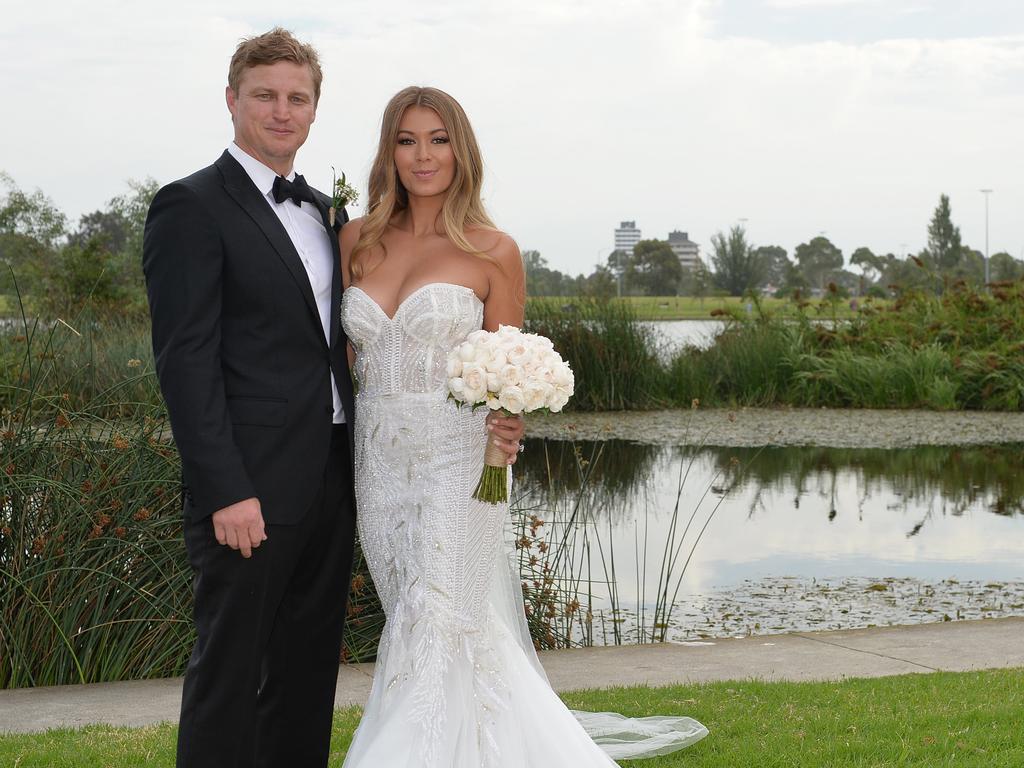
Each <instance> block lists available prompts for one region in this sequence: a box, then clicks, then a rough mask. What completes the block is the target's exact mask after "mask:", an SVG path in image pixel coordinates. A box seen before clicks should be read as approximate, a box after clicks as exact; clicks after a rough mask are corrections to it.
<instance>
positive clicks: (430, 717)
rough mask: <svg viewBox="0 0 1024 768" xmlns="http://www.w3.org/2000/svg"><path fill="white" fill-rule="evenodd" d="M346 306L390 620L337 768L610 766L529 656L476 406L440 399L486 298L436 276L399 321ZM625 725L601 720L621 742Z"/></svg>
mask: <svg viewBox="0 0 1024 768" xmlns="http://www.w3.org/2000/svg"><path fill="white" fill-rule="evenodd" d="M341 312H342V323H343V324H344V326H345V331H346V333H347V334H348V337H349V339H350V340H351V341H352V344H353V345H354V347H355V349H356V363H355V373H356V378H357V381H358V393H357V395H356V413H355V419H354V424H353V427H354V430H355V489H356V509H357V511H358V514H357V520H358V526H359V536H360V540H361V543H362V549H363V553H364V555H365V557H366V561H367V564H368V565H369V568H370V574H371V576H372V577H373V581H374V584H375V586H376V588H377V591H378V593H379V594H380V598H381V602H382V604H383V606H384V612H385V614H386V617H387V621H386V624H385V627H384V631H383V633H382V635H381V640H380V647H379V650H378V654H377V665H376V671H375V673H374V679H373V687H372V690H371V693H370V698H369V701H368V702H367V704H366V707H365V709H364V712H363V719H362V721H361V723H360V725H359V728H358V729H357V731H356V734H355V737H354V739H353V742H352V745H351V747H350V748H349V752H348V755H347V757H346V759H345V766H346V768H380V767H381V766H387V768H481V767H483V768H547V767H548V766H551V767H552V768H554V767H555V766H558V768H562V767H563V766H569V765H571V766H573V768H609V767H610V766H614V763H613V762H612V761H611V759H610V758H609V757H608V756H607V755H606V754H605V753H604V752H602V750H601V749H600V748H599V747H598V746H597V745H595V743H594V742H593V741H592V740H591V739H590V738H589V737H588V736H587V734H586V732H584V730H583V728H582V727H580V725H579V723H578V722H577V720H576V719H575V718H574V717H573V715H572V714H571V713H570V712H569V710H567V709H566V708H565V706H564V705H563V704H562V702H561V701H560V700H559V699H558V697H557V696H556V695H555V694H554V692H553V691H552V690H551V688H550V686H549V685H548V683H547V680H546V678H545V677H544V673H543V670H542V669H541V668H540V665H539V663H538V662H537V657H536V654H535V652H534V650H533V646H532V644H531V643H530V640H529V633H528V631H527V629H526V626H525V616H524V614H523V609H522V600H521V594H520V593H519V592H518V589H519V579H518V578H517V577H516V575H515V574H512V573H511V571H510V568H509V564H510V558H512V557H513V549H512V547H511V543H510V542H509V541H508V540H507V539H508V536H507V528H508V524H509V522H510V520H509V511H508V506H507V505H505V504H485V503H483V502H480V501H477V500H476V499H473V498H472V493H473V489H474V488H475V487H476V483H477V481H478V480H479V477H480V471H481V468H482V467H483V454H484V448H485V445H486V439H487V437H486V430H485V427H484V421H485V418H486V413H485V412H484V411H483V410H478V411H477V412H476V413H474V412H472V411H471V410H470V409H469V408H461V409H460V408H458V407H457V406H456V405H455V403H454V402H453V401H450V400H448V399H447V378H446V371H445V369H446V366H447V357H448V353H449V351H450V350H451V349H453V348H454V347H455V346H456V344H458V343H460V342H462V341H463V340H465V338H466V336H467V335H469V333H470V332H471V331H474V330H476V329H478V328H480V327H481V325H482V323H483V304H482V303H481V302H480V300H479V299H478V298H477V297H476V294H475V293H474V292H473V291H472V290H471V289H469V288H467V287H465V286H461V285H454V284H450V283H430V284H428V285H425V286H423V287H421V288H420V289H418V290H416V291H414V292H413V293H412V294H410V295H409V296H408V297H407V298H406V299H405V301H403V302H402V303H401V305H399V307H398V309H397V310H396V312H395V315H394V317H390V318H389V317H388V316H387V315H386V314H385V313H384V311H383V310H382V309H381V308H380V307H379V306H378V305H377V304H376V303H375V302H374V301H373V299H372V298H370V296H369V295H368V294H366V293H365V292H363V291H362V290H360V289H359V288H349V289H348V290H347V291H346V292H345V294H344V296H343V298H342V304H341ZM595 717H596V718H598V720H597V721H595V723H594V725H595V727H606V726H608V724H607V721H605V720H603V719H601V716H600V715H596V716H595ZM683 719H685V718H683ZM690 722H691V723H693V721H690ZM626 726H628V721H622V722H621V727H620V723H619V722H616V723H615V724H614V725H612V726H610V731H609V736H610V737H611V739H612V740H614V742H615V743H616V744H621V743H622V742H623V741H624V740H628V734H626V735H623V734H625V731H626V730H627V728H626ZM701 729H703V726H700V725H699V723H694V727H693V728H691V730H690V732H689V735H688V736H686V738H688V739H689V740H690V741H696V740H697V739H699V738H700V737H701V736H702V735H703V733H702V732H700V730H701ZM641 730H642V729H641ZM637 732H638V731H637ZM704 732H706V731H704ZM659 743H661V742H659ZM674 743H675V744H676V745H679V744H680V743H681V741H680V739H679V736H678V734H677V735H676V737H675V742H674ZM630 749H631V748H627V750H626V753H625V754H627V756H628V754H632V753H631V752H630V751H629V750H630Z"/></svg>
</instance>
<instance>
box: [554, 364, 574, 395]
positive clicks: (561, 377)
mask: <svg viewBox="0 0 1024 768" xmlns="http://www.w3.org/2000/svg"><path fill="white" fill-rule="evenodd" d="M554 374H555V378H554V381H553V382H552V383H553V384H554V385H555V386H556V387H568V389H569V391H570V392H571V391H572V390H573V387H574V386H575V385H576V377H575V376H573V373H572V368H570V367H569V366H568V365H567V364H566V363H562V364H561V365H559V366H557V367H556V368H555V370H554Z"/></svg>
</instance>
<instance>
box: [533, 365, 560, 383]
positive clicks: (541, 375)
mask: <svg viewBox="0 0 1024 768" xmlns="http://www.w3.org/2000/svg"><path fill="white" fill-rule="evenodd" d="M533 376H534V378H535V379H536V380H537V381H543V382H545V383H547V384H554V383H555V372H554V371H552V370H551V369H550V368H548V367H547V366H540V367H539V368H537V369H536V370H535V371H534V372H533Z"/></svg>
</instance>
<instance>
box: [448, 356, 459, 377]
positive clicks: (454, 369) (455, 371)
mask: <svg viewBox="0 0 1024 768" xmlns="http://www.w3.org/2000/svg"><path fill="white" fill-rule="evenodd" d="M446 373H447V376H448V378H449V379H454V378H455V377H456V376H461V375H462V360H461V359H459V356H458V355H448V368H447V371H446Z"/></svg>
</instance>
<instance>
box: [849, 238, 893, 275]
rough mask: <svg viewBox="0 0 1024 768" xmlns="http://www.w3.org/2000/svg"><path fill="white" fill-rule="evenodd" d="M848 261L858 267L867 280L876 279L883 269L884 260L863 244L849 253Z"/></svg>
mask: <svg viewBox="0 0 1024 768" xmlns="http://www.w3.org/2000/svg"><path fill="white" fill-rule="evenodd" d="M850 263H851V264H852V265H854V266H855V267H860V271H861V272H863V273H864V276H865V277H867V278H868V279H869V280H877V279H878V277H879V276H880V275H881V274H882V272H884V271H885V260H884V259H882V258H881V257H880V256H876V255H875V254H874V252H873V251H872V250H871V249H870V248H867V247H865V246H863V245H862V246H861V247H860V248H858V249H857V250H856V251H854V252H853V253H852V254H851V255H850Z"/></svg>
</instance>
